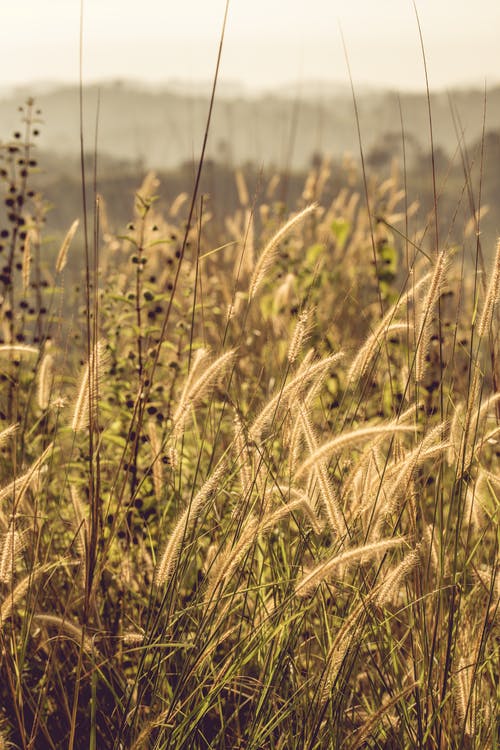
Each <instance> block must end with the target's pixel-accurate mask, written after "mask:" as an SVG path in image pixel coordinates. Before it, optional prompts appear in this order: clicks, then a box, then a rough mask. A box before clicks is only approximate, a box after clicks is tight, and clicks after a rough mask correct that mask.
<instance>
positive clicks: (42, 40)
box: [0, 0, 500, 90]
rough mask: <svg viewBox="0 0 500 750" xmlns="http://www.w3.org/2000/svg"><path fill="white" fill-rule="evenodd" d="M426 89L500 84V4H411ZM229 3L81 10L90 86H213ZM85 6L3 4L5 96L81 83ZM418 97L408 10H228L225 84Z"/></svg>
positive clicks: (493, 0)
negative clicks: (368, 88)
mask: <svg viewBox="0 0 500 750" xmlns="http://www.w3.org/2000/svg"><path fill="white" fill-rule="evenodd" d="M416 5H417V9H418V13H419V17H420V22H421V26H422V32H423V35H424V43H425V47H426V54H427V62H428V69H429V78H430V84H431V87H432V88H433V89H440V88H447V87H450V86H453V85H468V84H477V85H479V86H483V85H484V82H485V81H486V83H487V84H488V85H490V86H491V85H493V84H494V83H497V82H500V46H499V41H498V39H499V34H500V1H499V0H416ZM224 7H225V0H140V1H139V2H137V0H84V79H85V81H87V82H91V81H95V80H104V79H110V78H113V79H116V78H123V79H125V78H133V79H137V80H143V81H146V82H150V83H159V82H163V81H168V80H169V79H181V80H185V81H187V82H195V81H200V80H203V81H208V80H210V79H211V77H212V75H213V71H214V65H215V57H216V51H217V44H218V39H219V34H220V28H221V23H222V18H223V13H224ZM79 19H80V0H0V89H4V88H5V87H10V86H12V85H15V84H24V83H29V82H32V81H40V80H54V81H63V82H69V83H76V82H77V81H78V45H79ZM339 26H341V27H342V30H343V33H344V37H345V42H346V45H347V50H348V55H349V60H350V65H351V69H352V74H353V78H354V82H355V84H356V85H358V86H361V85H365V84H371V85H379V86H384V87H391V88H395V89H399V90H404V89H418V88H423V85H424V76H423V65H422V57H421V52H420V43H419V38H418V29H417V23H416V18H415V11H414V8H413V4H412V2H411V0H348V1H346V0H231V2H230V9H229V19H228V26H227V32H226V42H225V47H224V52H223V59H222V69H221V80H222V81H226V82H232V81H238V82H241V83H243V84H244V85H246V86H247V87H250V88H272V87H277V86H279V85H281V84H292V85H295V84H297V85H300V83H301V82H307V81H308V80H320V81H328V80H331V81H334V82H336V83H347V81H348V78H347V71H346V62H345V58H344V52H343V49H342V42H341V36H340V32H339Z"/></svg>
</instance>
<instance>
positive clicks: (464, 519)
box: [0, 102, 500, 750]
mask: <svg viewBox="0 0 500 750" xmlns="http://www.w3.org/2000/svg"><path fill="white" fill-rule="evenodd" d="M38 117H39V113H37V112H36V111H35V108H34V105H33V103H32V102H28V104H27V105H26V106H25V108H24V110H23V119H24V132H21V131H19V133H17V134H16V135H15V137H14V138H13V139H12V141H11V142H8V143H6V144H3V145H2V156H3V164H2V167H1V172H0V175H1V179H2V186H3V192H4V203H5V206H6V211H5V216H4V217H3V225H2V229H1V238H2V239H1V244H2V249H1V252H2V260H3V261H4V266H3V268H2V275H1V276H0V283H1V285H2V290H1V294H2V296H1V309H2V342H1V346H0V357H1V360H0V364H1V376H0V377H1V380H2V386H3V387H2V393H1V406H0V408H1V414H0V417H1V418H2V420H3V423H4V426H3V429H2V432H1V433H0V443H1V448H0V450H1V455H0V471H1V489H0V530H1V536H0V711H1V714H0V721H1V723H0V731H1V736H2V739H1V740H0V746H1V745H2V744H3V746H6V747H7V746H9V744H10V746H12V747H16V748H39V747H47V748H66V747H68V748H116V750H118V749H119V748H135V749H137V750H139V748H155V749H156V750H159V749H160V748H162V749H163V748H165V749H167V748H196V749H200V750H201V749H202V748H248V750H250V749H253V750H263V749H264V748H269V750H271V749H272V750H278V749H279V750H284V749H285V748H297V749H298V748H301V749H302V748H308V749H309V750H313V749H315V750H320V749H322V748H346V749H347V748H348V749H349V750H354V749H355V748H361V747H373V748H375V747H378V748H415V747H417V748H447V747H471V748H472V747H476V748H484V747H496V746H497V743H498V718H497V711H496V708H497V704H498V664H499V654H498V644H499V629H498V628H499V595H500V584H499V574H498V543H499V533H498V514H499V492H500V475H499V473H498V456H499V454H500V451H499V448H498V434H499V422H498V420H499V417H500V411H499V407H500V392H499V388H498V378H499V371H498V355H499V351H498V343H499V338H498V331H499V327H498V307H497V303H498V298H499V293H500V244H499V245H498V247H497V249H496V253H495V252H493V253H492V254H491V257H492V261H491V262H490V261H489V260H487V261H485V260H484V259H483V253H482V248H481V243H480V230H481V215H480V211H479V206H480V205H481V195H480V193H479V195H476V194H475V192H474V191H473V190H472V187H471V184H470V183H469V187H470V190H471V198H475V200H471V202H470V203H471V206H472V215H471V222H470V226H469V228H468V231H467V232H466V233H464V236H463V241H462V243H461V244H460V245H458V246H456V247H449V246H447V244H446V241H444V242H440V241H439V223H438V222H437V221H436V222H435V223H434V218H436V217H432V216H431V217H430V223H429V222H427V221H426V220H425V219H424V220H422V217H421V215H420V213H419V212H418V206H417V205H416V204H414V203H413V204H410V203H409V201H408V199H407V196H406V194H405V191H404V190H403V189H401V183H403V184H404V177H405V175H404V174H403V178H402V179H401V178H400V176H399V175H398V173H397V171H396V170H395V169H394V170H393V173H392V175H391V177H390V178H389V179H385V180H384V181H380V180H376V179H375V178H372V177H370V176H369V175H365V177H366V181H365V186H366V191H364V190H363V192H362V193H361V194H360V193H359V192H358V185H359V184H363V180H362V179H361V177H360V175H356V176H355V179H352V175H353V171H355V167H354V166H353V165H352V164H347V165H346V166H345V171H344V173H343V174H344V176H345V179H344V187H343V188H342V189H341V190H340V191H335V194H334V195H333V196H331V195H330V192H329V187H328V186H329V184H330V179H331V175H330V170H329V166H328V164H327V163H326V162H318V163H317V164H316V165H315V167H314V168H313V169H312V170H311V172H310V174H309V175H308V177H307V179H306V181H305V184H304V185H303V189H302V194H301V195H300V197H299V199H298V204H297V206H296V209H295V210H294V212H293V213H292V215H290V216H288V215H284V206H283V202H282V201H281V200H279V192H277V191H278V190H279V176H273V177H272V178H271V179H270V180H269V181H267V182H266V183H264V182H263V181H261V183H260V184H258V185H257V187H256V189H255V191H252V190H249V189H248V186H247V184H246V182H245V178H244V175H243V173H241V172H237V173H236V178H235V182H236V189H237V194H238V199H239V206H238V208H237V209H236V210H235V211H228V212H227V213H226V215H225V217H224V219H225V227H224V230H223V231H222V230H221V229H220V227H219V226H218V227H217V229H216V230H214V229H213V228H212V221H211V218H212V217H211V213H210V212H211V211H212V207H211V206H210V203H208V202H207V199H206V197H205V196H203V195H202V196H200V197H199V198H198V199H197V198H196V194H194V197H193V199H192V200H191V199H190V198H189V197H188V195H187V194H180V195H179V196H177V197H176V198H175V199H172V200H171V201H170V202H167V203H160V202H159V201H157V200H156V199H155V196H156V195H157V192H158V189H159V186H158V184H157V180H156V177H155V175H153V174H149V175H147V177H146V178H145V180H144V182H143V184H142V185H141V186H140V187H139V189H138V191H137V194H136V199H135V203H134V205H133V206H131V213H132V216H131V223H130V224H129V225H128V228H127V231H126V234H124V235H120V236H116V235H114V234H113V232H112V231H111V229H110V226H111V223H112V222H111V221H110V222H108V221H107V220H106V210H105V209H106V207H105V205H104V203H103V200H102V198H101V197H100V196H99V195H98V193H97V191H96V190H95V189H94V191H92V190H91V189H89V188H88V186H87V189H86V191H85V193H84V197H85V203H86V214H85V216H84V218H83V220H82V221H81V224H80V226H77V224H76V223H74V224H73V225H72V226H71V227H69V226H68V230H69V231H68V235H67V236H66V238H65V239H64V241H63V243H62V245H61V247H60V248H59V250H58V251H57V252H55V251H54V248H53V247H51V246H50V243H49V244H45V242H44V230H43V222H44V217H45V213H46V207H45V204H44V202H43V200H42V199H41V197H40V196H39V195H38V194H37V193H35V192H34V191H33V190H32V189H31V186H30V185H31V183H30V181H31V180H32V174H33V171H34V170H36V168H37V165H36V160H35V158H34V157H33V153H34V150H33V149H34V147H33V139H34V138H35V137H36V132H35V131H37V130H38V127H39V125H38V123H37V118H38ZM84 186H85V182H84ZM92 193H93V194H92ZM219 210H220V209H219ZM75 233H76V235H75ZM78 242H80V243H81V247H82V252H81V253H80V256H81V257H80V261H81V267H82V269H83V270H82V277H81V280H80V281H79V282H78V284H79V285H78V286H77V287H76V288H75V287H74V285H73V282H72V280H69V279H65V274H66V272H67V270H68V268H67V260H68V257H70V256H71V253H72V252H75V248H76V247H78V245H77V243H78Z"/></svg>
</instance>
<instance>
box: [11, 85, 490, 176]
mask: <svg viewBox="0 0 500 750" xmlns="http://www.w3.org/2000/svg"><path fill="white" fill-rule="evenodd" d="M203 90H205V92H206V93H203ZM209 90H210V84H209V83H207V84H206V85H204V86H203V87H202V86H201V85H199V86H193V87H191V88H190V89H185V88H183V87H182V86H181V85H180V84H178V83H176V84H172V85H170V86H169V87H166V88H158V87H155V88H152V87H149V88H148V87H141V86H140V85H139V84H136V83H131V82H126V81H124V82H120V81H117V82H114V83H110V82H108V83H103V84H102V85H100V86H99V87H98V86H97V85H92V86H89V87H87V88H86V89H85V97H84V99H85V116H84V128H85V140H86V143H87V147H88V148H89V149H91V148H92V146H93V142H94V136H95V123H96V113H97V102H98V100H99V117H98V144H99V152H100V153H101V154H102V155H103V156H109V157H112V158H114V159H118V160H125V161H127V162H131V163H136V164H138V165H141V166H142V167H143V168H150V167H154V168H156V169H171V168H173V167H176V166H178V165H179V164H180V163H182V162H185V161H188V160H191V159H192V158H193V156H194V157H195V158H196V157H197V155H198V154H199V150H200V145H201V139H202V134H203V129H204V125H205V120H206V115H207V108H208V92H209ZM28 95H33V96H35V98H36V101H37V103H38V105H39V106H40V108H41V109H42V111H43V119H44V122H45V125H44V126H43V128H42V137H41V139H40V146H41V147H42V148H43V149H44V150H48V151H53V152H56V153H57V154H58V155H59V156H60V157H62V158H65V157H67V156H75V155H76V154H77V153H78V151H79V109H78V101H79V95H78V89H77V88H76V87H74V86H57V87H52V88H51V87H50V86H49V85H47V84H44V86H43V87H42V88H41V89H40V91H37V90H31V89H30V88H29V87H23V89H18V90H17V91H15V92H10V93H9V95H5V94H4V96H3V97H0V138H2V139H3V140H5V139H6V138H8V137H9V134H10V131H11V130H12V129H14V128H16V127H17V126H18V111H17V108H18V106H19V105H20V104H22V103H23V101H24V100H25V99H26V97H27V96H28ZM483 100H484V93H483V92H482V91H480V90H455V91H452V92H450V93H449V94H448V93H444V92H440V93H436V94H433V95H432V99H431V103H432V113H433V124H434V138H435V145H436V147H437V148H439V149H442V150H443V151H444V152H446V153H447V154H451V153H453V152H454V151H455V149H456V146H457V130H458V132H459V133H462V131H463V135H464V138H465V140H466V142H469V143H470V142H473V141H476V140H477V139H478V138H479V137H480V135H481V132H482V128H483V109H484V101H483ZM399 101H400V104H401V115H402V119H403V126H404V131H405V139H406V145H407V149H408V154H409V156H410V157H411V156H415V155H418V154H419V152H420V151H424V152H425V151H428V148H429V126H428V113H427V102H426V98H425V96H424V95H423V94H413V93H412V94H401V95H400V97H399ZM357 104H358V110H359V116H360V125H361V133H362V140H363V146H364V149H365V152H366V153H369V152H370V151H371V150H372V149H374V148H376V147H377V148H379V147H380V144H383V143H384V140H385V141H387V142H390V143H391V148H394V146H395V145H397V144H398V143H400V141H401V120H400V109H399V103H398V96H397V94H396V93H394V92H390V91H378V90H377V91H369V90H366V89H363V90H361V91H360V92H359V94H358V101H357ZM454 117H455V123H454ZM486 124H487V129H498V128H499V126H500V87H496V88H493V89H491V90H490V91H489V92H488V95H487V106H486ZM358 150H359V149H358V140H357V132H356V124H355V118H354V112H353V104H352V98H351V94H350V92H349V91H348V90H346V89H345V88H344V87H339V86H335V85H333V84H332V85H331V86H328V85H326V84H318V83H317V82H310V83H307V82H306V83H303V84H302V85H301V86H300V88H299V89H297V88H295V89H294V88H293V87H289V88H283V89H281V90H279V91H275V92H270V93H266V94H255V93H254V94H250V95H248V94H246V93H245V91H244V90H240V89H239V87H238V86H237V85H236V84H231V85H228V86H226V88H225V89H221V92H220V95H219V96H218V98H217V101H216V106H215V110H214V115H213V121H212V127H211V131H210V139H209V144H208V156H209V157H210V158H212V159H217V160H218V161H220V162H224V163H227V164H229V165H236V164H243V163H247V162H253V163H255V164H256V165H264V166H266V167H275V168H277V169H280V170H283V169H290V168H292V169H303V168H306V167H307V165H308V164H309V163H310V160H311V156H312V154H313V153H315V152H323V153H328V154H331V155H332V156H334V157H339V156H341V155H343V154H344V153H345V152H346V151H350V152H352V153H354V154H357V153H358Z"/></svg>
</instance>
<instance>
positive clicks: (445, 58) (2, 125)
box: [0, 0, 500, 244]
mask: <svg viewBox="0 0 500 750" xmlns="http://www.w3.org/2000/svg"><path fill="white" fill-rule="evenodd" d="M224 9H225V2H224V0H183V2H165V0H142V2H141V3H135V2H131V0H86V1H85V2H84V3H83V14H82V16H83V23H82V25H81V23H80V17H81V8H80V3H79V2H78V0H45V2H41V1H40V0H25V2H23V3H17V4H16V3H4V4H2V10H1V23H2V32H3V33H2V45H1V48H0V63H1V64H0V71H1V73H0V139H1V140H2V141H4V142H5V141H8V139H9V138H10V137H11V135H12V133H13V131H14V130H16V129H17V128H18V127H19V117H20V115H19V112H18V107H19V105H22V104H23V102H24V101H25V100H26V99H27V98H28V97H34V98H35V100H36V105H37V107H39V108H40V110H41V113H42V114H41V119H42V123H41V125H40V137H39V139H38V141H37V149H38V163H39V166H40V172H39V175H38V176H37V180H38V186H39V187H40V189H41V190H43V193H44V195H45V196H46V198H47V199H48V200H49V202H50V203H51V204H52V205H53V208H52V210H51V211H50V212H49V214H48V215H47V223H48V226H49V228H51V229H52V230H53V231H54V232H56V233H57V232H59V231H61V230H62V229H63V228H67V226H68V225H69V224H70V223H71V222H72V220H73V219H74V217H75V216H76V215H78V212H79V211H80V210H81V187H80V171H79V149H80V124H79V117H80V115H79V91H78V81H79V63H80V32H82V47H81V50H82V72H83V82H84V98H83V103H84V110H83V115H84V116H83V122H84V144H85V150H86V154H87V157H86V158H87V160H88V164H89V167H90V166H92V165H93V164H94V163H95V152H96V146H97V165H98V170H97V174H98V179H99V190H100V192H102V193H103V195H104V196H105V198H106V202H107V205H108V207H109V214H110V216H111V217H112V221H113V222H114V224H115V226H116V228H117V229H119V227H120V226H121V224H122V223H123V222H125V221H126V220H127V218H128V216H129V214H130V206H131V203H132V201H133V195H134V191H135V190H136V189H137V186H138V185H139V184H140V181H141V180H142V177H143V176H144V174H145V173H146V172H147V171H148V170H150V169H154V170H156V171H157V173H158V175H159V179H160V191H161V192H162V193H163V194H164V196H165V197H167V199H168V198H169V197H170V198H171V197H172V196H175V195H177V194H178V193H179V192H180V191H181V190H188V189H189V187H190V185H191V184H192V178H193V169H194V165H195V164H196V163H197V159H198V157H199V154H200V149H201V143H202V137H203V130H204V127H205V122H206V116H207V109H208V103H209V95H210V90H211V85H212V78H213V74H214V70H215V61H216V55H217V48H218V43H219V38H220V33H221V28H222V21H223V16H224ZM417 13H418V20H419V22H420V27H421V32H422V37H423V42H424V47H425V54H426V61H427V70H428V80H429V87H430V92H431V107H432V118H433V127H434V167H435V170H436V175H437V177H438V181H437V184H438V187H439V188H440V193H441V195H440V203H439V213H440V221H441V223H442V225H443V230H444V231H445V235H444V236H446V237H447V238H448V241H449V242H451V243H452V242H453V241H454V240H455V239H456V240H457V241H458V238H459V237H460V236H461V233H463V228H464V224H465V223H466V222H467V221H468V220H469V219H470V210H469V208H470V207H467V206H466V204H467V199H465V201H464V195H465V196H466V195H467V192H468V191H469V192H470V190H471V189H477V186H478V185H479V183H481V191H482V192H481V202H482V203H483V204H488V205H490V206H491V205H492V204H497V203H498V201H499V200H500V170H499V169H498V164H499V160H500V85H499V83H500V61H499V58H498V42H497V31H498V29H499V28H500V4H499V3H498V2H494V0H478V2H475V3H470V2H457V0H454V1H452V0H439V1H438V2H436V0H417V2H416V3H415V6H414V5H413V3H412V2H410V1H409V0H408V2H406V0H379V2H377V3H373V2H371V0H350V2H340V1H336V0H308V2H303V1H302V0H286V2H285V1H284V0H252V2H249V1H248V0H247V1H246V0H232V2H231V3H230V7H229V14H228V21H227V29H226V37H225V41H224V49H223V54H222V65H221V71H220V79H219V83H218V88H217V97H216V106H215V110H214V116H213V121H212V125H211V129H210V137H209V142H208V152H207V156H208V159H207V162H206V169H205V171H204V177H203V179H204V183H203V186H202V189H203V190H204V191H205V192H207V193H209V194H210V196H211V200H212V204H213V205H212V212H213V214H214V217H215V220H217V206H218V205H219V206H223V210H224V211H225V212H227V210H228V209H229V210H230V209H231V207H232V206H233V205H236V204H237V202H238V195H237V191H236V190H235V180H234V171H235V169H236V168H242V169H243V172H244V174H245V177H246V179H247V182H248V185H249V188H250V190H256V189H257V187H256V186H257V185H258V183H259V180H261V179H262V175H272V174H274V173H278V174H280V175H282V176H284V179H283V180H282V182H281V185H282V187H281V192H280V193H279V198H280V200H281V201H283V202H284V203H285V204H286V206H287V207H290V208H291V207H293V206H294V205H295V204H296V201H297V197H298V196H299V195H300V194H301V190H302V187H303V184H304V179H305V176H306V174H307V172H308V171H309V170H310V169H311V167H314V166H317V165H319V164H320V163H323V162H324V160H328V161H329V164H330V165H331V167H330V168H331V175H332V177H331V181H332V184H331V192H332V193H334V192H335V190H336V189H337V187H338V186H340V185H341V184H344V182H345V165H346V163H348V164H349V165H351V167H352V165H354V168H355V167H356V165H359V159H360V144H359V139H358V131H357V124H356V118H355V112H354V107H353V98H352V93H351V89H350V82H349V73H348V64H349V66H350V69H351V74H352V82H353V86H354V92H355V97H356V103H357V107H358V113H359V126H360V132H361V146H362V150H363V156H364V158H365V163H366V167H367V169H368V170H369V171H370V172H373V173H375V174H376V175H377V177H378V178H379V179H382V178H383V177H384V175H388V174H392V173H393V172H394V169H396V168H399V170H400V179H401V181H403V179H404V181H405V182H406V188H407V192H408V195H409V199H411V200H412V201H413V200H417V201H419V203H420V204H421V206H422V210H423V211H427V210H429V208H430V207H431V206H432V201H433V195H432V185H433V183H432V164H431V158H430V132H429V116H428V102H427V97H426V92H425V88H426V79H425V71H424V63H423V56H422V49H421V42H420V37H419V26H418V22H417ZM344 43H345V50H344ZM351 167H349V169H351ZM391 170H392V171H391ZM403 172H404V174H403ZM336 179H337V183H336V182H335V181H336ZM350 179H351V181H352V182H353V183H355V182H356V180H359V174H357V175H356V174H355V172H353V171H352V169H351V178H350ZM467 186H468V187H467ZM474 186H475V187H474ZM461 202H462V203H463V205H464V206H465V208H464V211H463V216H462V214H461V210H460V203H461ZM457 209H458V210H457ZM498 223H499V222H498V220H497V219H496V218H495V216H494V212H490V214H489V215H488V216H485V220H484V223H483V232H484V234H485V240H486V242H487V243H490V244H491V243H492V242H493V241H494V238H495V236H496V235H497V234H498V233H500V226H498Z"/></svg>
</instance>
